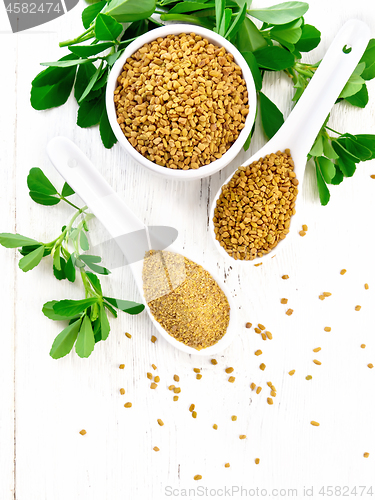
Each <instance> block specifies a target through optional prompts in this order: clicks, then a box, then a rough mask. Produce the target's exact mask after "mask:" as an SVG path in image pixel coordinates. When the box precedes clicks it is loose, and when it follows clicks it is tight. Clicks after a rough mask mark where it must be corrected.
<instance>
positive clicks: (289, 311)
mask: <svg viewBox="0 0 375 500" xmlns="http://www.w3.org/2000/svg"><path fill="white" fill-rule="evenodd" d="M285 314H286V315H287V316H291V315H292V314H293V309H288V310H287V311H286V313H285Z"/></svg>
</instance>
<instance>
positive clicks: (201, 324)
mask: <svg viewBox="0 0 375 500" xmlns="http://www.w3.org/2000/svg"><path fill="white" fill-rule="evenodd" d="M47 153H48V156H49V158H50V160H51V161H52V163H53V164H54V166H55V167H56V169H57V170H58V171H59V173H60V174H61V175H62V176H63V177H64V179H65V180H66V181H67V183H68V184H69V185H70V186H71V187H72V188H73V189H74V191H75V192H76V193H77V194H78V195H79V196H80V197H81V198H82V199H83V200H84V201H85V203H86V205H87V206H88V207H89V208H90V209H91V211H92V212H93V213H94V215H96V217H97V218H98V219H99V220H100V221H101V222H102V224H103V225H104V226H105V227H106V229H107V230H108V232H109V233H110V235H111V236H112V238H113V239H114V240H115V242H116V243H117V245H118V246H119V247H120V249H121V251H122V252H123V254H124V256H125V259H126V261H127V264H128V265H129V267H130V268H131V270H132V272H133V275H134V278H135V281H136V284H137V286H138V289H139V291H140V293H141V295H142V296H143V297H144V298H145V301H146V304H147V306H146V310H147V311H148V313H149V316H150V318H151V320H152V322H153V324H154V326H155V328H156V329H157V330H158V332H159V333H160V334H161V335H162V336H163V337H164V338H165V339H166V340H167V341H168V342H169V343H170V344H172V345H173V346H174V347H176V348H177V349H179V350H181V351H184V352H187V353H189V354H195V355H196V354H201V355H209V356H211V355H213V354H215V353H217V352H220V351H222V350H223V349H225V348H226V347H227V346H228V345H229V344H230V342H231V341H232V340H233V338H234V334H235V331H236V307H235V305H234V303H233V299H232V298H231V296H230V295H229V293H228V291H227V289H226V285H225V284H224V283H223V282H222V281H221V280H220V279H218V278H217V277H215V276H213V275H211V274H210V273H209V272H208V271H207V270H206V269H204V268H203V267H202V266H201V265H199V264H198V263H197V262H194V261H193V260H191V259H189V258H188V257H186V256H184V255H181V254H180V253H178V252H175V251H174V250H173V249H172V248H171V246H170V245H168V244H166V241H165V240H164V241H162V238H160V234H159V235H156V234H152V233H151V231H149V228H148V227H147V226H145V225H144V224H143V223H142V222H141V221H139V220H138V219H137V218H136V217H135V215H134V214H133V213H132V212H131V211H130V210H129V208H128V207H127V206H126V205H125V204H124V202H123V201H122V200H121V198H120V197H119V196H118V195H117V194H116V193H115V192H114V191H113V189H112V188H111V186H110V185H109V184H108V183H107V182H106V180H105V179H104V178H103V177H102V176H101V175H100V174H99V172H98V171H97V170H96V168H95V167H94V165H93V164H92V163H91V162H90V160H89V159H88V158H87V157H86V156H85V155H84V154H83V152H82V151H81V150H80V149H79V148H78V147H77V146H76V145H75V144H74V143H73V142H72V141H70V140H69V139H67V138H65V137H55V138H54V139H52V140H51V141H50V142H49V143H48V146H47ZM129 233H132V234H134V235H136V239H134V238H133V240H132V242H131V243H129V238H127V237H126V236H127V235H129ZM134 247H136V248H134ZM166 247H168V251H166V250H164V248H166ZM135 255H136V257H135Z"/></svg>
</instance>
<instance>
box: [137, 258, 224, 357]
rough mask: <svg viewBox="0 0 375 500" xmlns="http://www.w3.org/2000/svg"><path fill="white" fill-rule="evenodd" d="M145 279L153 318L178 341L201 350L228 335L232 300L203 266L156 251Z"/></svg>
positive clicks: (146, 262)
mask: <svg viewBox="0 0 375 500" xmlns="http://www.w3.org/2000/svg"><path fill="white" fill-rule="evenodd" d="M142 277H143V291H144V296H145V299H146V302H147V304H148V306H149V308H150V311H151V313H152V315H153V316H154V318H155V319H156V321H157V322H158V323H159V324H160V325H161V326H162V327H163V328H164V330H165V331H166V332H167V333H169V335H171V336H172V337H174V338H175V339H176V340H178V341H179V342H182V343H184V344H186V345H187V346H189V347H193V348H194V349H197V350H201V349H204V348H206V347H210V346H212V345H214V344H216V342H218V341H219V340H220V339H221V338H222V337H223V336H224V335H225V333H226V331H227V328H228V325H229V312H230V306H229V303H228V299H227V297H226V295H225V293H224V292H223V291H222V289H221V288H220V286H219V285H218V284H217V283H216V281H215V280H214V279H213V277H212V276H211V274H210V273H209V272H208V271H206V270H205V269H204V268H203V267H202V266H200V265H199V264H196V263H195V262H193V261H192V260H190V259H187V258H186V257H184V256H183V255H180V254H177V253H173V252H166V251H155V250H152V251H150V252H147V254H146V256H145V259H144V263H143V272H142Z"/></svg>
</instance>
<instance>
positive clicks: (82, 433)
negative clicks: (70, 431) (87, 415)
mask: <svg viewBox="0 0 375 500" xmlns="http://www.w3.org/2000/svg"><path fill="white" fill-rule="evenodd" d="M79 433H80V434H81V436H84V435H85V434H87V432H86V431H85V429H82V430H81V431H79Z"/></svg>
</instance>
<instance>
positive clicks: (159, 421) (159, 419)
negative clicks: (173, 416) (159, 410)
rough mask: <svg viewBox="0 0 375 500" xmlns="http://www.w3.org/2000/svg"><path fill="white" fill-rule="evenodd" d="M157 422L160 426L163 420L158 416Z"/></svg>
mask: <svg viewBox="0 0 375 500" xmlns="http://www.w3.org/2000/svg"><path fill="white" fill-rule="evenodd" d="M157 422H158V424H159V425H160V427H162V426H163V425H164V422H163V421H162V419H161V418H158V420H157Z"/></svg>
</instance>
